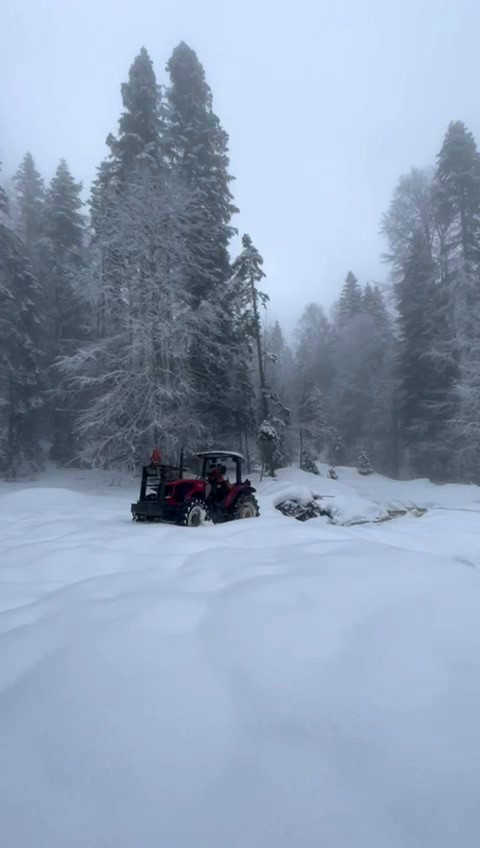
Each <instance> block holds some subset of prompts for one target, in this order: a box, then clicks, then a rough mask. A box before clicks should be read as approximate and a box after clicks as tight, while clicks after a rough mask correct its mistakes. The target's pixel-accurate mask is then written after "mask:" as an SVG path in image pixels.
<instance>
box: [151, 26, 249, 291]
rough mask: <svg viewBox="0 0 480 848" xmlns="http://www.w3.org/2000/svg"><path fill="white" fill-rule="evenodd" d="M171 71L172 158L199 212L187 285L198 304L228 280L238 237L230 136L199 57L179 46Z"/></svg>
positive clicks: (183, 44) (169, 93)
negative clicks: (232, 247)
mask: <svg viewBox="0 0 480 848" xmlns="http://www.w3.org/2000/svg"><path fill="white" fill-rule="evenodd" d="M167 70H168V72H169V75H170V87H169V88H168V91H167V98H168V107H169V121H170V132H169V144H168V146H169V149H170V155H171V158H172V162H173V166H174V168H175V169H176V170H177V171H178V173H179V174H180V175H181V179H182V181H183V183H184V184H185V185H186V186H187V188H188V190H189V192H191V193H192V196H193V199H194V202H195V205H196V207H197V209H198V210H199V215H198V219H197V221H196V223H195V225H194V226H192V228H191V232H190V239H191V243H192V246H193V248H194V250H195V252H196V253H197V255H198V257H199V262H198V270H196V271H194V273H193V274H192V277H191V279H190V281H189V287H190V290H191V292H192V295H193V297H194V299H195V300H197V301H198V300H201V299H202V298H208V297H210V296H213V293H214V291H215V289H216V288H217V287H218V286H220V285H221V284H222V283H225V282H226V280H227V279H228V276H229V271H230V263H229V256H228V244H229V241H230V238H231V237H232V235H233V233H234V229H233V227H232V225H231V218H232V215H233V214H234V213H235V212H237V211H238V210H237V209H236V207H235V206H234V204H233V197H232V194H231V191H230V183H231V180H232V177H231V176H230V174H229V171H228V168H229V158H228V136H227V133H226V132H225V130H223V129H222V127H221V124H220V121H219V119H218V117H217V116H216V114H215V113H214V111H213V107H212V92H211V90H210V87H209V86H208V84H207V81H206V78H205V71H204V69H203V67H202V65H201V63H200V62H199V60H198V57H197V55H196V53H195V52H194V51H193V50H192V49H191V48H190V47H188V45H187V44H185V43H184V42H181V43H180V44H179V45H178V46H177V47H176V48H175V50H174V51H173V53H172V56H171V57H170V59H169V61H168V64H167Z"/></svg>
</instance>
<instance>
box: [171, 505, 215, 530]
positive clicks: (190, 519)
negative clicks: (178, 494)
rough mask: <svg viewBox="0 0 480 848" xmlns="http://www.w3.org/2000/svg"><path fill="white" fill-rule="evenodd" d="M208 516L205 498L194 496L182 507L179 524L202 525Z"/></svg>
mask: <svg viewBox="0 0 480 848" xmlns="http://www.w3.org/2000/svg"><path fill="white" fill-rule="evenodd" d="M208 518H209V514H208V506H207V504H206V503H205V501H204V500H203V498H192V500H190V501H187V503H186V504H185V506H184V507H183V508H182V510H181V512H180V515H179V516H178V519H177V524H180V525H181V526H182V527H200V526H201V525H202V524H205V522H206V521H207V519H208Z"/></svg>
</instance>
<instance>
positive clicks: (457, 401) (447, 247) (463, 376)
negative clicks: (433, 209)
mask: <svg viewBox="0 0 480 848" xmlns="http://www.w3.org/2000/svg"><path fill="white" fill-rule="evenodd" d="M435 182H436V189H437V209H438V213H437V214H438V220H439V226H440V227H441V228H442V230H443V234H444V237H443V255H442V265H441V268H442V285H443V289H444V292H445V295H446V297H447V308H448V311H449V327H450V330H451V333H450V338H449V339H448V341H449V348H450V356H451V359H452V360H453V361H454V363H455V365H457V368H458V373H457V376H456V379H455V382H453V381H452V384H451V391H450V395H449V404H448V413H449V416H450V422H451V426H452V436H453V443H452V448H453V456H454V457H455V459H456V465H457V471H458V472H459V473H461V474H462V475H463V474H464V473H465V470H466V468H465V467H466V466H471V465H472V463H473V464H474V465H476V466H477V468H478V469H480V463H478V462H475V461H474V460H472V457H473V458H474V457H476V456H477V455H478V452H479V450H480V439H479V438H478V436H476V435H475V434H474V431H475V428H476V422H477V419H478V408H477V407H476V405H475V404H472V398H474V397H475V396H476V394H477V383H478V380H477V371H478V368H479V367H480V356H479V348H480V330H479V323H478V321H479V317H480V154H479V152H478V150H477V146H476V143H475V139H474V137H473V135H472V133H470V132H469V131H468V130H467V128H466V127H465V125H464V124H463V123H462V122H461V121H455V122H452V123H451V124H450V125H449V127H448V130H447V133H446V136H445V139H444V142H443V145H442V149H441V150H440V153H439V155H438V164H437V171H436V175H435ZM444 346H445V345H444ZM452 373H453V368H452ZM466 433H469V441H470V443H469V446H468V447H469V451H468V450H467V451H466V449H465V448H466V445H465V434H466ZM473 473H474V475H475V479H480V477H479V470H475V471H474V472H473Z"/></svg>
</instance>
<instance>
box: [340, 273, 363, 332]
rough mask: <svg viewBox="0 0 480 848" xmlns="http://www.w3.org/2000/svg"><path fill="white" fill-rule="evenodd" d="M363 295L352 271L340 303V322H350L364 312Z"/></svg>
mask: <svg viewBox="0 0 480 848" xmlns="http://www.w3.org/2000/svg"><path fill="white" fill-rule="evenodd" d="M362 307H363V295H362V289H361V286H359V284H358V280H357V278H356V277H355V275H354V274H352V272H351V271H349V272H348V274H347V278H346V280H345V284H344V286H343V289H342V293H341V295H340V300H339V302H338V320H339V321H340V322H343V321H349V320H350V319H351V318H354V317H355V315H358V314H359V313H360V312H361V311H362Z"/></svg>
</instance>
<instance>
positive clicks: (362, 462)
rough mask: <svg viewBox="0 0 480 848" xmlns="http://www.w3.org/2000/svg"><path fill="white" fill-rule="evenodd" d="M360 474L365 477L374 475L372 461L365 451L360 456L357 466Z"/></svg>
mask: <svg viewBox="0 0 480 848" xmlns="http://www.w3.org/2000/svg"><path fill="white" fill-rule="evenodd" d="M357 470H358V473H359V474H361V475H362V476H363V477H367V476H368V475H369V474H373V469H372V466H371V464H370V460H369V458H368V456H367V454H366V452H365V451H361V452H360V454H359V456H358V464H357Z"/></svg>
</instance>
